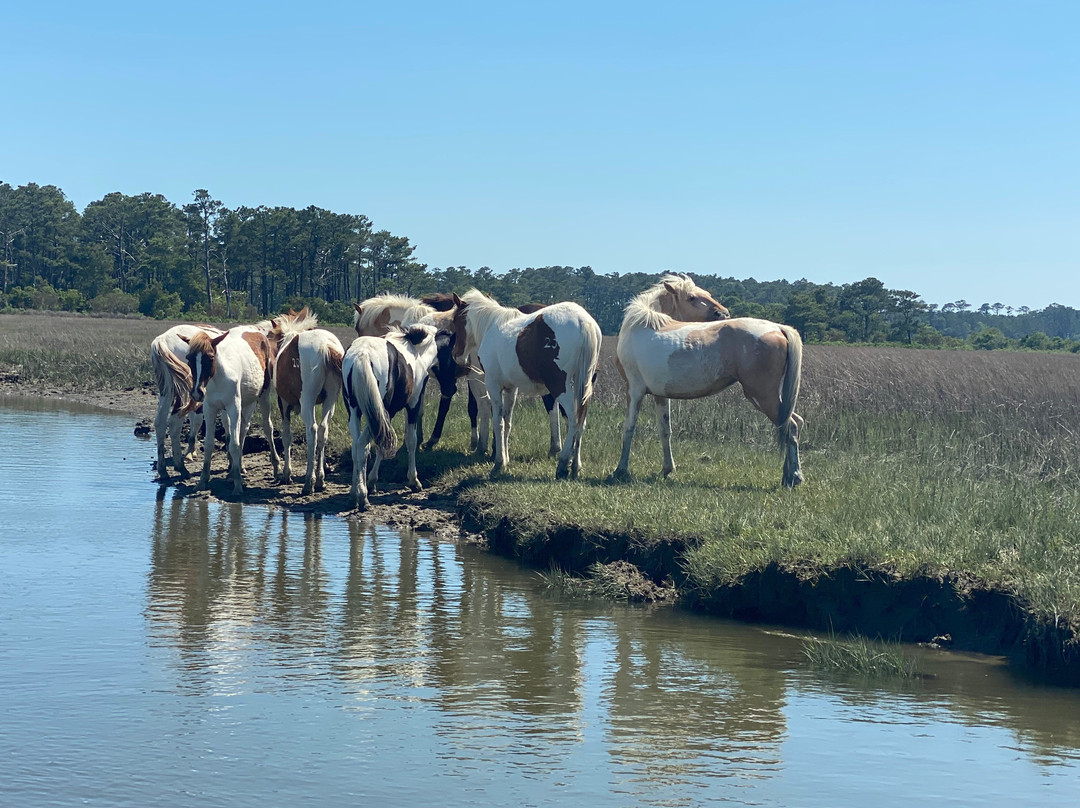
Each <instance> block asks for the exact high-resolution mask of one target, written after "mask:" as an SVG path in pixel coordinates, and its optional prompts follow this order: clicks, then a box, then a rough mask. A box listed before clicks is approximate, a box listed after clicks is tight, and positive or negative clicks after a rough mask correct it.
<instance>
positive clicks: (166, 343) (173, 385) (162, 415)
mask: <svg viewBox="0 0 1080 808" xmlns="http://www.w3.org/2000/svg"><path fill="white" fill-rule="evenodd" d="M201 332H205V333H207V334H209V335H210V336H212V337H216V336H217V335H219V334H221V333H222V332H221V331H220V330H218V329H217V328H214V327H213V326H211V325H174V326H173V327H172V328H170V329H169V330H168V331H166V332H165V333H164V334H160V335H159V336H157V337H155V338H154V340H153V342H151V343H150V366H151V367H152V368H153V370H154V379H155V381H156V382H157V389H158V410H157V417H156V418H155V419H154V432H155V434H156V436H157V468H158V476H159V477H160V479H162V480H167V479H169V468H168V464H167V463H166V462H165V433H166V432H168V433H169V437H170V438H171V440H172V462H173V466H174V467H175V468H176V470H177V471H178V472H179V473H180V476H181V477H187V475H188V470H187V466H186V461H187V460H188V459H189V458H190V457H191V455H192V454H193V452H194V451H195V441H196V440H197V438H198V434H199V426H200V425H201V424H202V421H203V416H202V410H201V409H200V408H199V407H197V406H196V405H195V403H194V402H193V401H192V400H191V371H190V370H189V369H188V366H187V355H188V346H187V342H186V341H185V340H184V339H183V338H184V337H187V338H188V339H191V338H192V337H194V336H195V335H196V334H198V333H201ZM185 417H190V421H191V426H190V430H189V432H188V445H187V451H183V450H182V448H181V444H180V428H181V426H182V425H183V422H184V418H185Z"/></svg>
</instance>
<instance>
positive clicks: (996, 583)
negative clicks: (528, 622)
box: [0, 315, 1080, 666]
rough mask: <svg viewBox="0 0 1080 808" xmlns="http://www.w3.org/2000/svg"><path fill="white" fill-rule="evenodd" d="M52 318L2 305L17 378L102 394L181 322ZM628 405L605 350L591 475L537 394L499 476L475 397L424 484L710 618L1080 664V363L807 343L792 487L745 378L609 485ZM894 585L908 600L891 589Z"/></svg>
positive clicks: (522, 547) (491, 525)
mask: <svg viewBox="0 0 1080 808" xmlns="http://www.w3.org/2000/svg"><path fill="white" fill-rule="evenodd" d="M57 319H58V318H52V317H36V316H31V315H27V316H21V317H11V316H2V317H0V375H3V374H4V373H5V372H6V373H8V374H12V373H17V374H18V375H19V376H20V378H23V379H24V380H26V381H28V382H29V381H34V382H35V383H47V384H54V385H57V386H62V385H65V384H70V385H81V386H90V387H92V386H102V387H108V386H111V385H116V386H120V385H123V384H141V383H142V382H143V381H145V380H148V379H149V378H150V376H149V365H148V362H146V360H145V353H146V346H147V345H148V344H149V341H150V339H151V338H152V337H153V336H154V335H155V334H156V333H159V332H160V331H162V330H164V327H165V325H163V324H161V323H156V322H147V321H116V320H111V321H109V320H101V321H92V320H87V319H84V318H68V321H67V322H60V324H59V325H57ZM59 319H63V318H59ZM13 321H18V322H13ZM50 321H51V322H50ZM64 334H66V336H64ZM74 334H77V336H74ZM88 335H92V336H93V337H94V338H93V339H86V337H87V336H88ZM341 336H342V337H343V338H347V336H348V332H347V330H342V332H341ZM125 341H126V342H125ZM104 342H108V343H110V344H112V347H110V348H105V347H101V345H102V343H104ZM610 342H611V341H610V340H606V341H605V351H610V350H611V344H610ZM120 343H125V344H123V345H121V344H120ZM93 345H97V346H98V347H90V346H93ZM132 357H134V359H133V358H132ZM119 364H123V365H124V368H123V374H117V373H116V372H115V370H116V368H117V367H118V365H119ZM15 366H18V368H17V370H16V369H15ZM621 396H622V391H621V384H620V383H619V381H618V378H617V375H616V372H615V371H614V368H613V367H612V365H611V363H610V357H609V356H607V357H606V358H605V361H603V362H602V365H601V375H600V378H599V379H598V381H597V398H596V401H595V403H594V405H593V407H592V409H591V410H590V417H589V424H588V429H587V430H586V433H585V438H584V442H583V447H582V459H583V465H584V471H583V478H582V479H581V480H579V481H576V482H566V481H559V482H556V481H555V480H554V479H553V477H554V468H555V463H554V460H551V459H549V458H547V456H546V452H547V437H546V434H547V430H546V426H545V419H544V414H543V410H542V408H540V407H539V405H538V404H532V403H527V402H523V403H522V405H520V406H519V408H518V411H517V413H515V423H514V431H513V435H512V438H511V458H512V464H511V467H510V475H509V476H508V477H507V478H504V479H500V480H495V481H492V480H490V479H489V478H488V471H489V468H490V465H489V463H488V462H482V461H476V460H474V459H472V458H469V457H467V456H465V454H464V453H465V451H466V449H467V439H468V438H467V420H466V417H465V414H464V402H461V403H460V404H455V406H454V408H453V410H452V414H451V419H450V421H449V422H448V425H447V430H446V433H445V435H444V439H443V443H442V444H441V446H440V447H439V449H438V450H437V451H435V452H430V453H426V454H423V455H422V456H421V459H420V474H421V479H422V480H423V481H424V482H425V484H426V485H429V486H431V485H434V486H436V487H442V488H444V489H445V488H452V489H454V490H456V491H457V492H458V500H459V503H460V506H461V508H462V509H463V511H464V512H465V513H466V514H467V516H468V518H469V519H470V520H472V522H473V523H474V524H476V525H478V526H481V527H483V528H484V529H486V530H488V531H490V532H491V533H492V534H493V535H495V534H498V536H499V537H500V539H499V540H500V541H502V542H503V546H504V549H508V550H510V551H513V552H515V553H517V554H519V555H522V556H524V557H526V558H528V559H530V560H534V561H536V562H538V563H541V564H544V565H545V566H546V564H547V563H548V562H549V561H550V560H552V559H554V560H556V561H558V562H559V563H560V564H563V565H564V566H567V567H570V568H573V569H577V570H584V569H586V568H587V567H588V566H589V565H591V564H592V563H594V562H596V561H610V560H613V558H615V557H627V558H629V559H630V560H633V561H635V563H638V565H639V566H641V567H642V568H643V569H645V570H646V571H647V572H649V573H650V574H652V575H654V576H655V577H658V578H660V577H664V576H670V577H673V578H675V579H677V583H678V585H679V587H680V589H681V591H682V592H683V594H684V597H685V598H686V599H687V600H688V601H689V602H690V603H692V604H696V605H698V606H700V607H702V608H706V609H710V610H712V611H718V612H722V613H729V614H735V615H739V616H747V617H757V618H761V619H783V618H785V616H786V617H788V618H789V619H790V621H791V622H797V623H802V624H807V625H816V626H820V627H824V628H835V629H836V630H837V631H848V630H862V631H864V632H866V633H871V634H882V635H900V636H902V638H903V639H905V640H922V639H930V636H922V635H924V634H926V635H929V634H931V633H932V632H937V633H940V632H938V627H939V626H940V625H952V623H949V621H948V620H943V621H936V622H935V619H933V618H934V610H935V609H937V610H940V611H941V612H942V613H944V612H949V613H950V614H953V613H954V612H955V613H963V612H965V610H966V611H967V612H968V613H969V614H968V615H967V617H968V618H970V619H969V621H968V623H964V622H962V621H961V622H960V623H956V625H957V626H958V628H957V629H956V632H957V633H958V634H960V635H961V636H954V637H953V639H954V641H955V642H956V643H957V645H958V646H963V647H975V648H978V649H980V650H993V649H994V648H995V647H998V648H1008V647H1009V646H1010V643H1011V644H1012V646H1013V647H1012V648H1011V650H1014V651H1015V650H1017V649H1019V648H1021V647H1024V648H1026V651H1025V653H1027V654H1028V656H1029V657H1030V658H1031V660H1032V661H1036V662H1050V663H1056V664H1059V665H1066V666H1069V665H1074V662H1073V657H1074V648H1073V645H1072V644H1071V643H1072V637H1073V636H1074V631H1075V630H1076V629H1077V628H1078V627H1080V537H1078V527H1080V407H1078V402H1080V357H1077V356H1073V355H1059V354H1036V353H1027V354H1017V353H998V352H976V353H973V352H962V353H961V352H942V351H917V350H903V349H890V348H843V347H830V346H825V347H821V346H808V347H807V350H806V357H805V361H804V378H803V389H802V395H801V398H800V406H799V411H800V412H801V413H802V415H803V416H804V417H805V418H806V422H807V426H806V429H805V432H804V435H803V437H802V441H801V444H802V452H803V465H804V471H805V473H806V475H807V482H806V484H805V485H803V486H801V487H800V488H798V489H796V490H795V491H782V490H780V488H779V482H780V461H779V458H778V457H777V455H776V452H775V448H774V445H775V444H774V438H773V433H772V430H771V427H770V425H769V424H768V423H767V422H766V421H765V419H764V418H763V417H762V416H761V415H760V414H758V413H756V412H754V411H753V410H752V408H751V407H750V406H749V404H748V403H747V402H746V401H745V400H744V399H743V398H742V396H741V394H740V393H739V392H738V391H737V390H729V391H727V392H725V393H724V394H722V395H720V396H718V397H715V398H712V399H706V400H701V401H688V402H673V407H672V422H673V445H674V451H675V460H676V464H677V466H678V469H677V471H676V473H675V475H674V476H673V477H672V478H671V479H667V480H665V479H663V478H661V477H660V475H659V469H660V465H661V458H660V448H659V442H658V440H657V437H656V430H655V425H654V419H653V418H652V417H651V413H649V412H646V413H643V414H642V418H641V419H640V421H639V429H638V436H637V439H636V441H635V448H634V454H633V457H632V460H631V466H630V468H631V471H632V473H633V474H634V475H635V476H634V480H633V481H632V482H630V483H625V484H619V485H609V484H607V483H606V482H605V479H606V477H607V476H608V474H609V473H610V472H611V471H612V470H613V469H614V468H615V465H616V463H617V461H618V453H619V448H620V443H621V422H622V408H621ZM434 403H435V402H434V399H432V400H430V401H429V413H428V417H429V419H430V420H428V424H431V423H432V421H433V417H434ZM341 409H343V408H339V415H338V425H337V427H336V429H335V433H334V437H333V439H332V444H333V446H335V447H336V448H337V449H338V450H339V451H340V450H343V449H344V448H345V446H346V441H347V435H346V432H345V430H344V427H343V424H344V419H343V415H342V413H341ZM399 431H400V428H399ZM387 471H388V472H389V473H390V474H393V473H395V472H394V470H392V469H388V470H387ZM871 584H876V585H877V586H874V587H871V586H870V585H871ZM860 587H862V588H860ZM871 588H872V589H873V591H874V592H875V595H874V598H873V599H871V598H869V597H868V596H867V595H866V594H865V593H866V592H869V591H870V589H871ZM890 588H891V590H892V591H894V592H895V593H896V597H895V598H892V599H890V598H882V596H881V591H882V590H889V589H890ZM766 590H768V591H766ZM800 598H801V600H800ZM807 599H810V600H813V599H817V601H818V603H817V605H816V606H807V602H808V600H807ZM871 601H872V602H871ZM980 610H981V615H976V614H975V613H976V612H979V611H980ZM871 612H876V613H878V616H877V617H876V618H874V626H873V628H871V627H870V626H869V623H870V621H871V617H870V616H869V615H870V613H871ZM860 615H861V617H860ZM954 617H955V615H954ZM860 619H861V620H862V621H863V622H862V623H860ZM950 619H952V618H950ZM830 623H831V625H830ZM1006 624H1007V625H1006ZM883 626H884V627H885V628H886V629H887V631H882V630H881V629H882V628H883ZM874 629H876V630H874ZM1040 638H1042V639H1040ZM1040 642H1041V643H1043V647H1035V646H1036V645H1037V644H1038V643H1040ZM995 644H996V646H995Z"/></svg>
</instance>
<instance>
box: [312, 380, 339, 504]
mask: <svg viewBox="0 0 1080 808" xmlns="http://www.w3.org/2000/svg"><path fill="white" fill-rule="evenodd" d="M336 406H337V402H336V401H335V399H333V398H329V397H328V398H327V399H326V400H325V401H323V405H322V419H320V421H319V427H318V432H317V433H316V440H317V441H318V446H317V448H316V453H315V490H316V491H322V490H323V488H324V487H325V486H326V441H327V439H328V438H329V437H330V422H331V421H332V420H333V419H334V409H335V407H336Z"/></svg>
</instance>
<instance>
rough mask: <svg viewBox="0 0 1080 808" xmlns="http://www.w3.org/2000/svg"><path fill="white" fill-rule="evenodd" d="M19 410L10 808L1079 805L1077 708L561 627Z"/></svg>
mask: <svg viewBox="0 0 1080 808" xmlns="http://www.w3.org/2000/svg"><path fill="white" fill-rule="evenodd" d="M154 451H155V450H154V445H153V443H152V441H146V440H141V439H138V438H135V437H134V436H133V435H132V419H131V418H124V417H119V416H115V415H109V414H102V413H93V412H88V411H82V412H77V411H73V410H70V409H56V407H55V405H53V404H43V405H39V406H36V407H35V408H33V409H30V408H27V407H25V406H23V405H22V403H19V402H13V401H11V400H8V401H6V402H5V401H3V400H0V524H2V525H3V526H4V527H3V530H2V531H0V563H2V571H3V575H2V576H0V705H2V708H3V710H2V716H3V720H2V723H0V805H4V806H7V805H11V806H42V805H56V806H67V805H103V806H105V805H107V806H126V805H131V806H147V805H154V806H187V805H192V806H195V805H197V806H259V808H266V807H267V806H276V805H282V806H286V805H288V806H293V805H312V806H315V805H318V806H346V805H348V806H357V805H432V804H438V805H552V804H564V805H578V804H589V805H597V806H603V805H617V806H623V805H625V806H637V805H656V806H695V805H711V804H716V803H724V804H736V805H777V806H792V805H821V806H838V805H839V806H848V805H850V806H866V805H874V806H876V807H877V806H890V805H904V806H910V805H912V804H916V805H920V804H927V803H930V802H934V803H945V804H955V805H995V804H1006V803H1010V804H1016V803H1020V804H1025V805H1063V806H1064V805H1069V806H1073V805H1076V804H1077V801H1078V800H1080V751H1078V748H1080V698H1078V696H1077V693H1076V692H1074V691H1070V690H1061V689H1055V688H1050V687H1038V686H1033V685H1030V684H1026V683H1024V682H1023V681H1021V680H1019V679H1017V678H1016V677H1014V676H1013V675H1012V674H1010V672H1009V671H1008V670H1007V669H1006V668H1005V667H1003V666H1002V665H1000V664H998V663H997V662H996V661H994V660H989V659H986V658H978V657H963V656H959V655H953V654H947V653H933V652H930V653H928V654H927V656H926V658H925V659H924V660H923V667H924V669H926V670H928V671H930V672H932V673H934V674H935V675H936V678H934V679H932V680H929V681H923V682H917V683H914V684H900V683H895V682H893V683H886V684H881V683H876V684H875V683H866V682H859V681H850V680H849V681H845V680H837V679H835V678H831V677H828V676H824V675H822V674H818V673H816V672H814V671H811V670H808V669H807V668H806V667H805V665H804V663H803V659H802V653H801V641H800V640H799V638H797V637H794V636H791V635H790V634H789V633H787V632H784V631H779V630H770V629H768V628H762V627H753V626H746V625H742V624H738V623H732V622H726V621H720V620H716V619H711V618H704V617H699V616H696V615H693V614H689V613H686V612H682V611H678V610H670V609H648V608H635V607H627V606H623V605H618V604H610V603H593V602H587V603H583V602H576V601H566V600H560V599H558V598H556V597H553V596H551V595H549V594H547V593H546V592H545V591H544V588H543V585H542V582H541V581H540V579H539V577H538V576H537V575H536V574H535V573H533V572H530V571H528V570H525V569H522V568H520V567H519V566H517V565H516V564H514V563H511V562H509V561H506V560H503V559H498V558H494V557H491V556H489V555H487V554H484V553H482V552H479V551H476V550H475V549H472V548H468V547H459V546H456V545H454V544H448V543H445V542H439V541H436V540H435V539H433V538H432V537H430V536H428V535H425V534H422V533H411V532H410V533H406V534H401V533H398V532H396V531H393V530H390V529H386V528H381V527H376V526H374V525H371V524H364V523H354V522H348V521H345V520H341V519H337V518H319V517H316V516H310V515H309V516H304V515H300V514H289V513H286V512H284V511H281V510H268V509H266V508H261V507H253V506H248V507H244V508H242V507H240V506H236V505H230V504H223V503H218V502H212V501H207V500H204V499H197V498H191V499H186V498H182V497H176V496H174V495H173V492H172V491H171V490H170V489H159V488H158V486H157V485H155V484H154V483H153V482H152V473H151V468H150V463H151V460H152V459H153V456H154Z"/></svg>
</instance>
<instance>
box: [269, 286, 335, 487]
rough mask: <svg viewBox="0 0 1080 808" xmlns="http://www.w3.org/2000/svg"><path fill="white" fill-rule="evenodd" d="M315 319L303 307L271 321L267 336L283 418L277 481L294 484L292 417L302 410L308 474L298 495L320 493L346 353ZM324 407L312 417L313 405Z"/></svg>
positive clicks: (279, 407)
mask: <svg viewBox="0 0 1080 808" xmlns="http://www.w3.org/2000/svg"><path fill="white" fill-rule="evenodd" d="M318 323H319V320H318V318H317V317H316V316H315V315H314V314H312V313H310V312H309V311H308V309H307V307H306V306H305V307H304V308H303V309H301V310H300V313H299V314H298V313H296V312H293V311H290V312H289V313H288V314H283V315H281V316H279V317H276V318H274V320H272V321H271V329H270V333H269V334H268V335H267V337H268V339H269V340H270V344H271V345H272V346H273V348H274V352H275V354H276V356H275V359H274V374H273V375H274V392H275V393H276V394H277V403H278V412H279V413H280V414H281V440H282V448H283V452H284V460H285V462H284V465H283V468H282V472H281V482H283V483H287V482H290V481H291V480H292V414H293V412H294V411H295V410H296V409H299V410H300V417H301V418H302V419H303V421H304V428H305V429H306V431H307V476H306V477H305V478H304V488H303V491H302V492H301V493H302V494H303V495H305V496H306V495H308V494H310V493H311V492H312V491H322V490H323V487H324V485H325V479H326V438H327V435H328V434H329V432H330V419H332V418H333V417H334V408H335V405H336V404H337V399H338V396H339V395H341V361H342V358H343V357H344V355H345V349H344V348H343V347H342V345H341V341H340V340H339V339H338V338H337V337H336V336H334V335H333V334H331V333H330V332H329V331H327V330H325V329H322V328H316V327H315V326H316V325H318ZM317 404H322V415H321V417H318V418H316V416H315V406H316V405H317Z"/></svg>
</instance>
